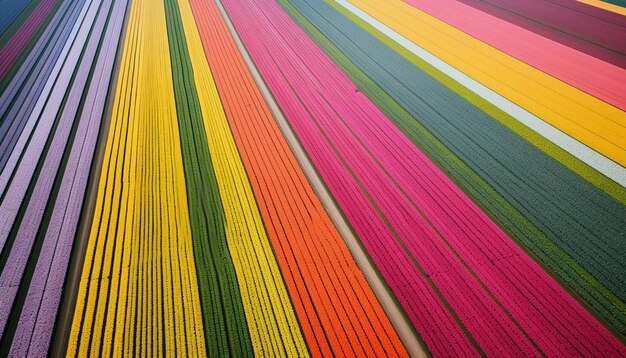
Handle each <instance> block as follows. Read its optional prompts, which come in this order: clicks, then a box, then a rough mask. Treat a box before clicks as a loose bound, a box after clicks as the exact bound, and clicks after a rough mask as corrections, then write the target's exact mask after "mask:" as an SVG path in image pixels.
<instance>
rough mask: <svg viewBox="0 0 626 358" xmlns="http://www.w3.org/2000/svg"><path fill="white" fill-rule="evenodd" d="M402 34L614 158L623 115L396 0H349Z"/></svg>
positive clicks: (624, 134)
mask: <svg viewBox="0 0 626 358" xmlns="http://www.w3.org/2000/svg"><path fill="white" fill-rule="evenodd" d="M350 2H351V3H353V4H354V5H355V6H358V7H359V8H361V9H362V10H363V11H365V12H367V13H369V14H370V15H371V16H373V17H375V18H377V19H378V20H379V21H381V22H383V23H385V24H386V25H387V26H389V27H391V28H392V29H394V30H395V31H397V32H398V33H400V34H402V35H403V36H404V37H406V38H408V39H409V40H411V41H413V42H414V43H416V44H417V45H419V46H421V47H422V48H424V49H426V50H427V51H429V52H430V53H432V54H433V55H435V56H437V57H439V58H440V59H442V60H443V61H445V62H447V63H448V64H450V65H452V66H454V67H456V68H457V69H459V70H460V71H462V72H464V73H466V74H467V75H469V76H470V77H472V78H474V79H475V80H477V81H479V82H481V83H482V84H484V85H485V86H487V87H489V88H491V89H492V90H494V91H495V92H498V93H499V94H501V95H502V96H504V97H506V98H508V99H509V100H511V101H512V102H514V103H516V104H518V105H519V106H521V107H523V108H525V109H527V110H528V111H530V112H532V113H534V114H535V115H536V116H538V117H540V118H542V119H543V120H545V121H546V122H548V123H550V124H552V125H553V126H555V127H557V128H559V129H561V130H562V131H564V132H566V133H568V134H569V135H571V136H572V137H574V138H576V139H578V140H579V141H581V142H583V143H585V144H586V145H588V146H589V147H591V148H593V149H595V150H596V151H598V152H599V153H602V154H604V155H605V156H607V157H608V158H611V159H612V160H614V161H615V162H617V163H619V164H621V165H626V146H625V145H624V140H623V138H626V113H625V112H623V111H621V110H619V109H617V108H616V107H613V106H611V105H609V104H607V103H605V102H603V101H601V100H599V99H597V98H595V97H593V96H590V95H588V94H586V93H584V92H582V91H580V90H578V89H576V88H574V87H572V86H570V85H568V84H566V83H564V82H562V81H559V80H557V79H555V78H554V77H551V76H549V75H547V74H545V73H543V72H541V71H539V70H537V69H535V68H533V67H531V66H529V65H527V64H525V63H523V62H521V61H519V60H517V59H515V58H513V57H511V56H509V55H507V54H505V53H503V52H501V51H498V50H497V49H495V48H493V47H490V46H489V45H487V44H485V43H483V42H481V41H479V40H477V39H475V38H473V37H471V36H469V35H467V34H465V33H464V32H462V31H459V30H457V29H456V28H454V27H452V26H450V25H448V24H446V23H444V22H442V21H440V20H438V19H436V18H434V17H432V16H430V15H428V14H426V13H425V12H422V11H420V10H418V9H416V8H415V7H412V6H411V5H409V4H406V3H404V2H402V1H399V0H391V1H377V0H350Z"/></svg>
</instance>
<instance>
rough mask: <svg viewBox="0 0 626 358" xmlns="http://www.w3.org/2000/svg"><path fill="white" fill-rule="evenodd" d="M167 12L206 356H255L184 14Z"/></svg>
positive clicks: (169, 0)
mask: <svg viewBox="0 0 626 358" xmlns="http://www.w3.org/2000/svg"><path fill="white" fill-rule="evenodd" d="M165 8H166V19H167V30H168V38H169V46H170V54H171V61H172V73H173V77H174V78H173V80H174V95H175V98H176V109H177V114H178V123H179V126H180V139H181V147H182V154H183V164H184V167H185V180H186V183H187V194H188V195H187V200H188V203H189V217H190V220H191V232H192V234H193V246H194V255H195V260H196V270H197V273H198V286H199V287H200V297H201V300H202V313H203V321H204V331H205V334H206V345H207V353H208V354H209V356H216V357H224V356H235V357H242V356H251V355H252V352H253V351H252V343H251V341H250V335H249V332H248V326H247V323H246V318H245V315H244V310H243V303H242V300H241V296H240V292H239V286H238V283H237V277H236V274H235V268H234V266H233V262H232V258H231V256H230V253H229V251H228V245H227V241H226V233H225V230H224V209H223V207H222V201H221V198H220V193H219V188H218V185H217V178H216V176H215V172H214V170H213V166H212V164H211V157H210V154H209V147H208V144H207V138H206V133H205V130H204V125H203V118H202V113H201V110H200V102H199V100H198V94H197V92H196V88H195V85H194V83H195V82H194V78H193V69H192V66H191V61H190V59H189V53H188V51H187V43H186V40H185V35H184V30H183V25H182V20H181V17H180V11H179V9H178V5H177V3H176V1H175V0H165Z"/></svg>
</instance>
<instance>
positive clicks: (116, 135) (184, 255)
mask: <svg viewBox="0 0 626 358" xmlns="http://www.w3.org/2000/svg"><path fill="white" fill-rule="evenodd" d="M175 108H176V107H175V101H174V93H173V87H172V73H171V67H170V57H169V49H168V37H167V32H166V22H165V12H164V6H163V3H162V2H149V1H147V0H135V1H133V2H132V6H131V10H130V15H129V24H128V30H127V34H126V40H125V44H124V52H123V58H122V64H121V70H120V77H119V82H118V85H117V91H116V95H115V102H114V109H113V115H112V119H111V127H110V132H109V136H108V139H107V143H106V152H105V155H104V162H103V169H102V176H101V178H100V183H99V189H98V195H97V201H96V208H95V215H94V221H93V224H92V228H91V233H90V237H89V242H88V244H87V250H86V256H85V264H84V266H83V271H82V275H81V282H80V287H79V292H78V299H77V303H76V308H75V314H74V318H73V322H72V329H71V332H70V341H69V346H68V356H76V355H78V356H99V355H102V356H122V355H126V356H131V355H136V356H142V357H153V356H174V355H179V356H205V355H206V352H205V341H204V331H203V327H202V314H201V311H200V310H201V309H200V300H199V293H198V290H197V278H196V271H195V264H194V256H193V248H192V242H191V230H190V224H189V217H188V213H187V197H186V192H185V177H184V171H183V163H182V156H181V153H180V139H179V133H178V123H177V119H176V109H175Z"/></svg>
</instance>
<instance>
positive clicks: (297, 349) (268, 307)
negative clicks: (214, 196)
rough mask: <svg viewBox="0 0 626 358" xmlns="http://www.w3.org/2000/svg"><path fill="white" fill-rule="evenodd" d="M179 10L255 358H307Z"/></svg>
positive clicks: (196, 45)
mask: <svg viewBox="0 0 626 358" xmlns="http://www.w3.org/2000/svg"><path fill="white" fill-rule="evenodd" d="M179 5H180V12H181V18H182V22H183V27H184V31H185V37H186V40H187V47H188V50H189V57H190V59H191V64H192V67H193V73H194V80H195V84H196V88H197V91H198V99H199V101H200V106H201V110H202V116H203V118H204V125H205V129H206V133H207V140H208V144H209V152H210V155H211V160H212V162H213V166H214V168H215V174H216V177H217V182H218V185H219V188H220V193H221V196H222V202H223V206H224V211H225V218H226V223H225V226H226V235H227V241H228V246H229V250H230V252H231V255H232V257H233V263H234V265H235V270H236V272H237V277H238V280H239V287H240V290H241V297H242V300H243V304H244V310H245V314H246V319H247V321H248V327H249V329H250V337H251V339H252V345H253V348H254V352H255V355H258V356H285V355H288V356H306V355H308V350H307V347H306V344H305V342H304V339H303V336H302V332H301V330H300V327H299V324H298V322H297V319H296V315H295V312H294V309H293V306H292V304H291V301H290V300H289V296H288V294H287V290H286V287H285V284H284V282H283V280H282V277H281V274H280V270H279V267H278V264H277V262H276V259H275V257H274V254H273V252H272V249H271V247H270V242H269V239H268V237H267V234H266V232H265V228H264V227H263V222H262V220H261V215H260V213H259V210H258V207H257V204H256V201H255V198H254V195H253V192H252V188H251V186H250V183H249V181H248V177H247V174H246V172H245V169H244V166H243V163H242V161H241V158H240V156H239V153H238V151H237V147H236V145H235V141H234V138H233V135H232V133H231V130H230V126H229V124H228V120H227V118H226V114H225V113H224V109H223V107H222V104H221V101H220V97H219V94H218V92H217V88H216V86H215V83H214V80H213V76H212V75H211V70H210V69H209V65H208V62H207V60H206V57H205V55H204V49H203V47H202V42H201V39H200V34H199V32H198V29H197V26H196V23H195V20H194V17H193V14H192V12H191V7H190V5H189V2H188V1H187V0H180V1H179Z"/></svg>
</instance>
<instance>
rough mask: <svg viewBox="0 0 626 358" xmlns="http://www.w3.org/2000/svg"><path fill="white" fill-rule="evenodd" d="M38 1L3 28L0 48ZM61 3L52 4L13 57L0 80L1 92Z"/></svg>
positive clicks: (59, 1)
mask: <svg viewBox="0 0 626 358" xmlns="http://www.w3.org/2000/svg"><path fill="white" fill-rule="evenodd" d="M40 2H41V1H34V2H33V4H31V5H28V7H27V8H25V9H24V11H23V12H22V14H21V15H20V16H19V17H18V18H16V19H15V20H14V22H13V24H11V26H10V27H9V28H7V29H6V30H5V32H4V33H3V34H2V36H1V37H0V48H2V47H4V45H6V43H7V42H8V41H9V40H11V38H12V37H13V35H14V34H15V32H17V31H18V30H19V29H20V27H21V26H22V23H23V22H24V21H25V20H26V18H27V17H28V15H30V13H31V12H33V10H34V8H35V7H36V5H38V4H39V3H40ZM62 3H63V1H61V0H58V1H57V2H56V3H55V4H54V5H53V6H52V9H50V12H49V13H48V15H47V16H46V18H45V19H44V21H42V22H41V24H40V25H39V28H37V31H35V32H34V33H33V36H31V38H30V39H29V40H28V44H27V45H26V46H24V49H22V52H21V54H20V55H19V56H18V57H17V58H16V59H15V61H13V63H12V64H11V67H10V68H9V71H8V72H7V73H6V75H5V76H4V78H3V79H2V81H0V93H2V92H3V91H4V90H5V89H6V88H7V86H8V85H9V83H10V82H11V80H12V79H13V77H14V76H15V74H16V73H17V71H18V70H19V69H20V67H21V66H22V63H24V61H25V60H26V57H27V56H28V55H29V54H30V52H31V50H32V49H33V47H35V44H36V43H37V41H38V40H39V38H40V37H41V34H42V33H43V32H44V31H45V30H46V28H47V27H48V25H49V24H50V22H51V21H52V18H53V17H54V16H55V15H56V13H57V10H59V7H61V4H62Z"/></svg>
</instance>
